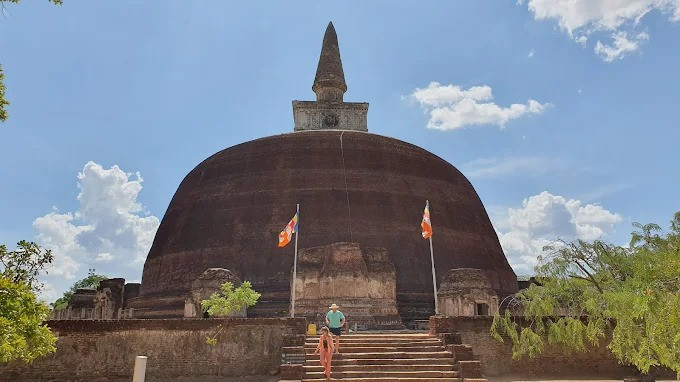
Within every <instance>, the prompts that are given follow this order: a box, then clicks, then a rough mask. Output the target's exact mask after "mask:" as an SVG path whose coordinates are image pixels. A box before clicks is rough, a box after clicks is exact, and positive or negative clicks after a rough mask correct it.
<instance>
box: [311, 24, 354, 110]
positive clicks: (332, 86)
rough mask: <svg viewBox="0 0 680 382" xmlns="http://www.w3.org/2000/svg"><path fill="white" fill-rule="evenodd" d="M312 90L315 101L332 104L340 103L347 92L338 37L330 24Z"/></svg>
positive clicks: (325, 35)
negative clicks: (314, 94) (330, 102)
mask: <svg viewBox="0 0 680 382" xmlns="http://www.w3.org/2000/svg"><path fill="white" fill-rule="evenodd" d="M312 90H313V91H314V93H316V100H317V101H332V102H342V97H343V95H344V94H345V92H346V91H347V84H346V83H345V73H344V72H343V70H342V60H341V59H340V47H339V46H338V35H337V34H336V33H335V27H333V23H332V22H330V23H328V27H327V28H326V33H325V34H324V36H323V45H322V46H321V55H320V56H319V66H318V67H317V69H316V76H315V77H314V85H312Z"/></svg>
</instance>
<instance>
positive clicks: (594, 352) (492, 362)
mask: <svg viewBox="0 0 680 382" xmlns="http://www.w3.org/2000/svg"><path fill="white" fill-rule="evenodd" d="M492 321H493V317H491V316H477V317H432V318H431V319H430V331H431V332H432V333H459V334H460V337H461V341H462V342H463V343H464V344H466V345H470V346H471V347H472V352H473V357H472V358H473V359H475V360H479V361H482V369H483V371H484V374H485V375H486V376H489V377H498V376H508V375H512V376H518V377H523V378H534V377H549V378H551V379H555V378H579V377H581V378H583V377H589V378H592V377H603V378H607V379H620V378H623V377H625V376H629V375H634V374H635V373H634V369H632V368H629V367H626V366H623V365H620V364H619V363H618V362H617V361H616V359H615V358H614V356H613V355H611V353H610V352H609V350H608V349H607V348H606V345H604V344H603V345H601V346H599V347H591V348H590V349H589V350H588V351H587V352H582V353H576V352H565V351H563V350H562V349H559V348H556V347H548V348H547V349H546V350H544V351H543V352H542V353H541V354H540V355H539V356H537V357H536V358H528V357H524V358H522V359H520V360H513V359H512V350H511V345H510V340H507V341H506V342H505V343H501V342H498V341H497V340H495V339H494V338H493V337H491V334H490V330H489V329H490V328H491V322H492ZM491 379H493V378H491Z"/></svg>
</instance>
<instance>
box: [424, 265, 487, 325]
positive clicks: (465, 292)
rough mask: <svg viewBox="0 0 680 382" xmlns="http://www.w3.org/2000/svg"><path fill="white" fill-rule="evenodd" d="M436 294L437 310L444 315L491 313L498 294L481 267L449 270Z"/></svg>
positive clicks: (483, 314) (484, 314)
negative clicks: (437, 299)
mask: <svg viewBox="0 0 680 382" xmlns="http://www.w3.org/2000/svg"><path fill="white" fill-rule="evenodd" d="M437 296H438V298H439V310H440V311H441V312H442V313H443V314H444V315H446V316H487V315H493V314H495V313H496V309H497V307H498V295H496V292H494V290H493V288H492V287H491V282H490V281H489V278H488V277H487V275H486V273H485V272H484V271H482V270H481V269H472V268H455V269H451V270H449V271H448V272H446V274H445V275H444V277H443V278H442V284H441V286H440V288H439V291H438V292H437Z"/></svg>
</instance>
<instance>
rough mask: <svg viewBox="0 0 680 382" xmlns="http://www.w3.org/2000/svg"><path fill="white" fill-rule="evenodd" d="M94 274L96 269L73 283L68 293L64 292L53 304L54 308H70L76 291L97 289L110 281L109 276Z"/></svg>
mask: <svg viewBox="0 0 680 382" xmlns="http://www.w3.org/2000/svg"><path fill="white" fill-rule="evenodd" d="M94 272H95V270H94V269H90V270H89V271H88V273H87V277H85V278H84V279H81V280H78V281H76V282H75V283H73V285H72V286H71V287H70V288H69V289H68V290H67V291H66V292H64V295H63V296H61V297H59V298H58V299H57V301H55V302H53V303H52V308H54V309H64V308H66V307H67V306H68V303H69V302H71V297H73V294H74V293H75V292H76V290H78V289H81V288H92V289H96V288H97V287H99V283H100V282H102V281H104V280H106V279H108V276H104V275H98V274H96V273H94Z"/></svg>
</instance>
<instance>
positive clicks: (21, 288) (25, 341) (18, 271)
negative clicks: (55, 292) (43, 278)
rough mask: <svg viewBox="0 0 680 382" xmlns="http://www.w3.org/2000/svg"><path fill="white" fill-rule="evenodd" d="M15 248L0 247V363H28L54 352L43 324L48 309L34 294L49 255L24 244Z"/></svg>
mask: <svg viewBox="0 0 680 382" xmlns="http://www.w3.org/2000/svg"><path fill="white" fill-rule="evenodd" d="M17 245H18V248H17V249H16V250H14V251H8V250H7V247H6V246H4V245H0V264H1V265H2V272H0V362H9V361H13V360H17V359H20V360H23V361H25V362H31V361H33V360H34V359H35V358H37V357H40V356H43V355H45V354H49V353H52V352H54V351H55V350H56V348H55V343H56V341H57V339H56V337H55V336H54V335H53V334H52V332H50V329H49V328H48V327H47V326H46V325H44V324H43V321H44V320H45V319H46V318H47V315H48V314H49V308H48V307H47V305H46V304H45V303H44V302H41V301H38V299H37V298H36V295H35V293H36V292H37V291H39V290H40V288H41V286H42V284H40V282H39V281H38V279H37V276H38V275H39V274H40V272H41V271H44V270H45V268H46V267H47V266H48V265H49V264H50V263H52V260H53V257H52V253H51V252H50V251H43V250H42V249H41V248H40V247H39V246H38V245H37V244H35V243H30V242H27V241H20V242H19V243H18V244H17Z"/></svg>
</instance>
